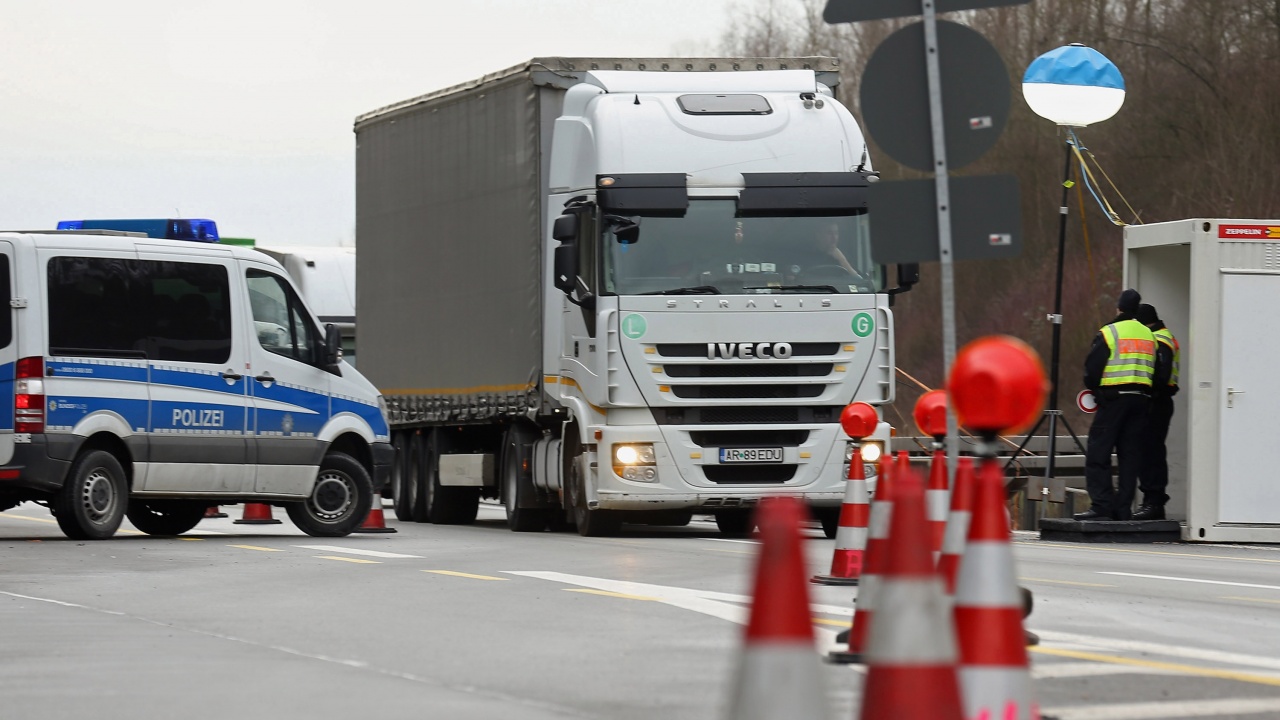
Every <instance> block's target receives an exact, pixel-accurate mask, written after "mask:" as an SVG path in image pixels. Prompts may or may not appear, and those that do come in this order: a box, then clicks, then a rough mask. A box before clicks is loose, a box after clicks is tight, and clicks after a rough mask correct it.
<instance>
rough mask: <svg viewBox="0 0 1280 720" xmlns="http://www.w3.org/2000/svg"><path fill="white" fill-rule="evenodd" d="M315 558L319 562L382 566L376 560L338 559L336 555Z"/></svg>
mask: <svg viewBox="0 0 1280 720" xmlns="http://www.w3.org/2000/svg"><path fill="white" fill-rule="evenodd" d="M316 557H317V558H319V559H321V560H341V561H342V562H349V563H365V564H368V565H381V564H382V563H381V562H380V561H378V560H365V559H363V558H349V557H338V556H337V555H317V556H316Z"/></svg>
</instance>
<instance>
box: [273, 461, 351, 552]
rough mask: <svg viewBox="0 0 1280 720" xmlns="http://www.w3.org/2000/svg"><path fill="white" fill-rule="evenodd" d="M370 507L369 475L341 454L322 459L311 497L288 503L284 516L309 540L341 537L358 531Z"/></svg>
mask: <svg viewBox="0 0 1280 720" xmlns="http://www.w3.org/2000/svg"><path fill="white" fill-rule="evenodd" d="M372 507H373V481H372V480H370V479H369V471H368V470H365V469H364V466H363V465H361V464H360V463H358V462H356V461H355V458H353V457H351V456H350V455H345V454H343V453H338V452H332V453H329V454H328V455H325V456H324V462H322V463H320V472H319V473H318V474H317V475H316V485H315V488H314V489H312V491H311V497H309V498H307V499H306V500H304V501H302V502H294V503H288V504H286V505H285V512H287V513H289V519H290V520H292V521H293V524H294V525H297V526H298V529H299V530H301V531H302V532H304V533H306V534H308V535H311V536H313V537H342V536H344V535H350V534H351V532H352V531H353V530H355V529H356V528H358V527H360V525H361V523H363V522H364V521H365V518H366V517H368V515H369V509H370V508H372Z"/></svg>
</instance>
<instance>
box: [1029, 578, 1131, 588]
mask: <svg viewBox="0 0 1280 720" xmlns="http://www.w3.org/2000/svg"><path fill="white" fill-rule="evenodd" d="M1018 579H1019V580H1021V581H1022V582H1035V583H1051V584H1053V585H1079V586H1081V587H1115V585H1103V584H1102V583H1088V582H1073V581H1071V580H1049V579H1047V578H1030V577H1020V578H1018Z"/></svg>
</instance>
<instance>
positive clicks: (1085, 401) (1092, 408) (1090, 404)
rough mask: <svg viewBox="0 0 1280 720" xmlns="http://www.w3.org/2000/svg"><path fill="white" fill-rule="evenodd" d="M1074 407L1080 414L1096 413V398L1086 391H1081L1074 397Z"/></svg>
mask: <svg viewBox="0 0 1280 720" xmlns="http://www.w3.org/2000/svg"><path fill="white" fill-rule="evenodd" d="M1076 407H1078V408H1080V412H1087V413H1093V412H1098V398H1096V397H1094V396H1093V393H1091V392H1089V391H1088V390H1081V391H1080V394H1079V395H1077V396H1076Z"/></svg>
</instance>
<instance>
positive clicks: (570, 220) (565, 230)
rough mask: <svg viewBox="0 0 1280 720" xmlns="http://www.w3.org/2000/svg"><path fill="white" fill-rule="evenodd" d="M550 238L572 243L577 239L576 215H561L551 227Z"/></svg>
mask: <svg viewBox="0 0 1280 720" xmlns="http://www.w3.org/2000/svg"><path fill="white" fill-rule="evenodd" d="M551 237H553V238H555V239H556V240H559V241H560V242H572V241H573V240H575V239H577V237H578V216H577V215H576V214H570V215H561V216H560V217H558V218H556V222H555V225H552V226H551Z"/></svg>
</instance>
